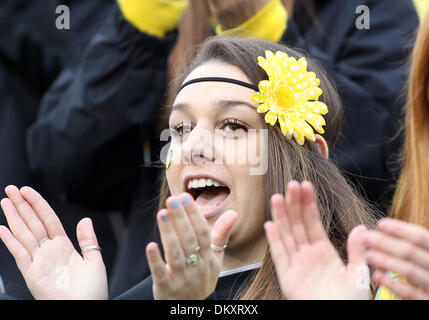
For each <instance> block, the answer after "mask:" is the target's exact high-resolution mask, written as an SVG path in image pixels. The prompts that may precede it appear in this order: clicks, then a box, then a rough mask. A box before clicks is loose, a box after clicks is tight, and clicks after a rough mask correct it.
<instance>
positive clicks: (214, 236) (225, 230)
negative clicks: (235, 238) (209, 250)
mask: <svg viewBox="0 0 429 320" xmlns="http://www.w3.org/2000/svg"><path fill="white" fill-rule="evenodd" d="M237 217H238V216H237V213H236V212H235V211H232V210H229V211H226V212H224V213H223V214H222V215H221V216H220V217H219V218H218V219H217V220H216V222H215V224H214V226H213V229H212V231H211V234H210V239H211V243H212V244H213V245H214V246H217V247H223V246H224V245H226V244H228V240H229V236H230V233H231V229H232V227H233V226H234V223H235V221H237ZM213 252H214V253H215V254H216V256H217V257H218V258H220V259H223V254H224V251H223V250H222V251H217V250H214V249H213Z"/></svg>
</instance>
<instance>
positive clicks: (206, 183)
mask: <svg viewBox="0 0 429 320" xmlns="http://www.w3.org/2000/svg"><path fill="white" fill-rule="evenodd" d="M211 186H215V187H219V186H220V183H218V182H216V181H213V180H212V179H203V178H201V179H192V180H189V182H188V189H197V188H204V187H211Z"/></svg>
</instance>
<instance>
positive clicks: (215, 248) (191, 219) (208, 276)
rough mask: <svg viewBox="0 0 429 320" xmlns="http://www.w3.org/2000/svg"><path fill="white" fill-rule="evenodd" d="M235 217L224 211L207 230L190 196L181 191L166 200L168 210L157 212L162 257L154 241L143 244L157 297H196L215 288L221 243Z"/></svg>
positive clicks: (205, 294)
mask: <svg viewBox="0 0 429 320" xmlns="http://www.w3.org/2000/svg"><path fill="white" fill-rule="evenodd" d="M236 219H237V214H236V213H235V212H234V211H227V212H225V213H223V214H222V215H221V216H220V217H219V218H218V219H217V221H216V222H215V224H214V226H213V228H212V230H211V231H210V228H209V225H208V223H207V220H206V219H205V217H204V216H203V215H202V214H201V213H200V212H199V210H198V209H197V207H196V205H195V202H194V200H193V199H192V196H191V195H189V194H187V193H184V194H181V195H180V196H172V197H170V198H168V199H167V209H162V210H160V211H159V212H158V214H157V221H158V226H159V230H160V234H161V241H162V244H163V247H164V253H165V260H166V262H164V260H163V259H162V257H161V254H160V250H159V248H158V245H157V244H156V243H154V242H152V243H150V244H148V245H147V247H146V255H147V259H148V262H149V267H150V270H151V273H152V279H153V296H154V298H155V299H157V300H167V299H175V300H184V299H186V300H187V299H191V300H199V299H205V298H207V297H208V296H209V295H210V294H211V293H212V292H213V291H214V290H215V288H216V284H217V281H218V277H219V272H220V271H221V268H222V263H223V255H224V251H223V249H224V245H226V244H227V242H228V238H229V234H230V231H231V228H232V226H233V225H234V223H235V221H236Z"/></svg>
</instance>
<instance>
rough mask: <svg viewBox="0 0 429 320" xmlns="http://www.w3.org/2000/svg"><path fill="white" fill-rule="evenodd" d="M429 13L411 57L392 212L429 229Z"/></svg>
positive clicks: (422, 24)
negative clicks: (401, 147) (398, 177)
mask: <svg viewBox="0 0 429 320" xmlns="http://www.w3.org/2000/svg"><path fill="white" fill-rule="evenodd" d="M428 77H429V13H428V14H427V15H426V19H425V21H423V22H422V23H421V25H420V28H419V32H418V35H417V40H416V43H415V46H414V50H413V53H412V56H411V70H410V75H409V81H408V97H407V104H406V110H405V143H404V146H403V149H402V157H401V166H402V173H401V177H400V179H399V183H398V186H397V189H396V193H395V196H394V199H393V204H392V210H391V215H392V216H395V217H396V218H398V219H401V220H405V221H408V222H411V223H415V224H418V225H421V226H423V227H425V228H429V183H428V180H427V179H428V177H429V159H428V157H429V103H428V92H427V90H428V82H429V80H428Z"/></svg>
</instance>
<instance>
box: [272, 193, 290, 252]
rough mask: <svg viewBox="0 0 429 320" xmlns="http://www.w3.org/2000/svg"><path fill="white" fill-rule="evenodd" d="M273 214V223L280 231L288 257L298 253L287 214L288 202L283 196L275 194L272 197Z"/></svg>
mask: <svg viewBox="0 0 429 320" xmlns="http://www.w3.org/2000/svg"><path fill="white" fill-rule="evenodd" d="M271 212H272V216H273V222H274V223H275V225H276V226H277V229H278V230H279V233H280V238H281V239H282V242H283V245H284V247H285V250H286V251H287V252H288V255H292V254H293V253H295V251H296V244H295V239H294V237H293V235H292V229H291V225H290V223H289V218H288V215H287V214H286V202H285V199H284V197H283V196H282V195H281V194H274V195H273V196H272V197H271Z"/></svg>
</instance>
